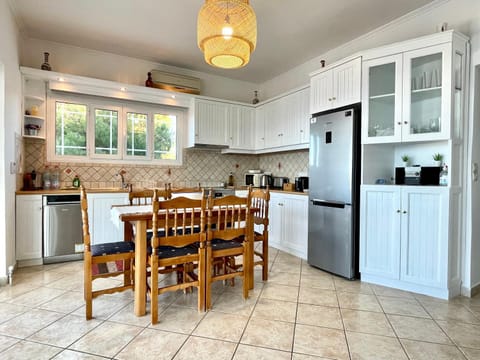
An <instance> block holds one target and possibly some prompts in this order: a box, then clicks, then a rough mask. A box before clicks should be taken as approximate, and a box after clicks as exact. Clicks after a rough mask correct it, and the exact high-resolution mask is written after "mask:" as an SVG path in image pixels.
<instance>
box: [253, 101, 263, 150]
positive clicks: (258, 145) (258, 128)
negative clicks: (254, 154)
mask: <svg viewBox="0 0 480 360" xmlns="http://www.w3.org/2000/svg"><path fill="white" fill-rule="evenodd" d="M254 146H255V150H263V149H265V105H260V106H258V107H257V108H255V140H254Z"/></svg>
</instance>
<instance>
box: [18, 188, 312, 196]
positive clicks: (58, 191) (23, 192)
mask: <svg viewBox="0 0 480 360" xmlns="http://www.w3.org/2000/svg"><path fill="white" fill-rule="evenodd" d="M236 190H247V189H246V188H244V187H239V188H237V189H236ZM270 192H274V193H280V194H291V195H300V196H308V193H306V192H299V191H286V190H280V189H274V190H270ZM79 193H80V190H79V189H56V190H17V191H15V195H62V194H79ZM87 193H94V194H100V193H128V190H126V189H115V188H112V189H106V188H105V189H103V188H91V189H87Z"/></svg>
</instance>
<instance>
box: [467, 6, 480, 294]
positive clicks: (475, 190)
mask: <svg viewBox="0 0 480 360" xmlns="http://www.w3.org/2000/svg"><path fill="white" fill-rule="evenodd" d="M477 14H478V12H477ZM471 32H472V35H471V39H470V43H471V70H470V73H471V75H470V79H471V84H470V89H471V90H470V93H471V96H470V102H469V109H470V117H469V129H470V133H469V144H468V164H467V166H469V167H470V169H469V170H470V173H471V166H472V164H473V163H476V164H478V166H480V20H479V21H478V22H477V23H476V27H472V29H471ZM468 190H469V193H468V195H467V204H468V207H467V231H466V246H465V265H466V266H465V267H466V269H465V270H466V276H465V285H466V287H469V288H473V287H477V289H478V288H479V287H480V261H479V259H480V222H479V221H478V214H480V181H476V182H473V181H471V178H469V184H468Z"/></svg>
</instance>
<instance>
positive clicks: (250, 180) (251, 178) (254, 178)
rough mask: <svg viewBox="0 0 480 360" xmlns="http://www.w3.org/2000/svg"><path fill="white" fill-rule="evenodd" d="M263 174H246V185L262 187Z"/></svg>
mask: <svg viewBox="0 0 480 360" xmlns="http://www.w3.org/2000/svg"><path fill="white" fill-rule="evenodd" d="M263 175H264V174H263V173H247V174H245V185H247V186H248V185H251V186H253V187H258V188H259V187H261V186H262V178H263Z"/></svg>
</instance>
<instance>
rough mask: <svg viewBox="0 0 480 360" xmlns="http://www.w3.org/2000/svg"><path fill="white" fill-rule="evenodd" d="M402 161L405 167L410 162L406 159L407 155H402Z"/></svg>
mask: <svg viewBox="0 0 480 360" xmlns="http://www.w3.org/2000/svg"><path fill="white" fill-rule="evenodd" d="M402 161H403V166H404V167H407V166H408V162H409V161H410V158H409V157H408V155H402Z"/></svg>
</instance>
